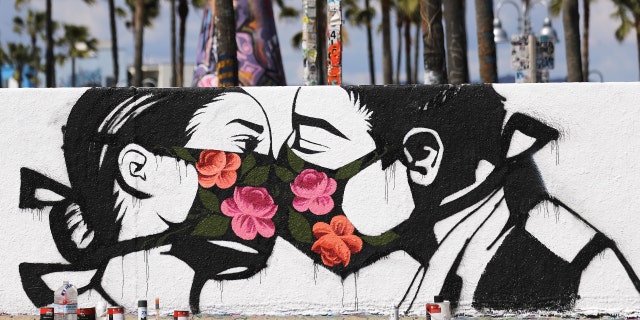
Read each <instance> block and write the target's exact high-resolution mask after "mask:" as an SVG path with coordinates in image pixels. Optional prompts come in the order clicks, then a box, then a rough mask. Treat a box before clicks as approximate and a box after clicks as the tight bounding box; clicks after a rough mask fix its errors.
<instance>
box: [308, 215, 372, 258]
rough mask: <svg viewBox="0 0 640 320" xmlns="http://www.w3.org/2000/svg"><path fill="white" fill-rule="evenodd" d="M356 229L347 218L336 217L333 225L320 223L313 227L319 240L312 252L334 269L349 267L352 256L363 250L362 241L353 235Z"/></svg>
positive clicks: (314, 244) (332, 221) (332, 222)
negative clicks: (340, 266)
mask: <svg viewBox="0 0 640 320" xmlns="http://www.w3.org/2000/svg"><path fill="white" fill-rule="evenodd" d="M354 230H355V228H354V227H353V225H352V224H351V222H350V221H349V219H347V217H345V216H335V217H333V219H331V224H330V225H329V224H326V223H324V222H318V223H316V224H314V225H313V235H314V236H315V237H316V238H318V240H317V241H316V242H314V243H313V246H311V250H312V251H313V252H315V253H317V254H320V256H321V257H322V262H323V263H324V264H325V265H326V266H328V267H333V266H336V265H338V264H341V263H342V265H343V266H345V267H346V266H347V265H348V264H349V261H351V254H352V253H358V252H360V250H362V239H360V238H359V237H358V236H356V235H354V234H353V231H354Z"/></svg>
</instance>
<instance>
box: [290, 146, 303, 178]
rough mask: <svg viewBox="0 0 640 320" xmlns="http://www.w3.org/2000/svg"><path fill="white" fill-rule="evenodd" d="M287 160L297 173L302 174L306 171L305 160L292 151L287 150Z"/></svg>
mask: <svg viewBox="0 0 640 320" xmlns="http://www.w3.org/2000/svg"><path fill="white" fill-rule="evenodd" d="M287 160H288V161H289V167H291V169H293V170H294V171H295V172H297V173H300V172H301V171H302V169H304V160H302V159H301V158H300V157H298V156H297V155H296V154H295V153H293V151H291V149H287Z"/></svg>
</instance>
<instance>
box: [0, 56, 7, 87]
mask: <svg viewBox="0 0 640 320" xmlns="http://www.w3.org/2000/svg"><path fill="white" fill-rule="evenodd" d="M6 60H7V58H6V53H5V52H4V49H2V47H1V46H0V88H2V87H3V86H4V80H2V72H1V71H2V66H3V65H4V63H5V61H6Z"/></svg>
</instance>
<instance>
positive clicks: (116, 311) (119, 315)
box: [107, 307, 124, 320]
mask: <svg viewBox="0 0 640 320" xmlns="http://www.w3.org/2000/svg"><path fill="white" fill-rule="evenodd" d="M107 314H108V315H109V320H124V308H123V307H109V308H108V309H107Z"/></svg>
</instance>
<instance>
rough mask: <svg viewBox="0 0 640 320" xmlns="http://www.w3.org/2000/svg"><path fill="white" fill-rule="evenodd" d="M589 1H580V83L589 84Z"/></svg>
mask: <svg viewBox="0 0 640 320" xmlns="http://www.w3.org/2000/svg"><path fill="white" fill-rule="evenodd" d="M590 16H591V0H582V81H584V82H589V19H590Z"/></svg>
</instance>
